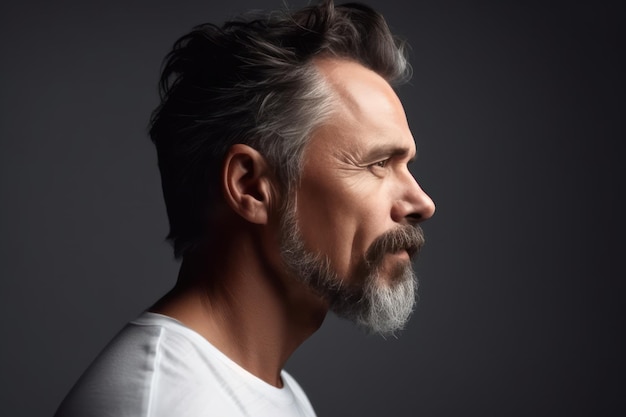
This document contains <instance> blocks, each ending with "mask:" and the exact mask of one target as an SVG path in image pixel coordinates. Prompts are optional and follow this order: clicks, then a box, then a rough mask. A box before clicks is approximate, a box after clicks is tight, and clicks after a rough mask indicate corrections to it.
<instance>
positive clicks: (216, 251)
mask: <svg viewBox="0 0 626 417" xmlns="http://www.w3.org/2000/svg"><path fill="white" fill-rule="evenodd" d="M408 73H409V67H408V64H407V62H406V59H405V56H404V54H403V51H402V47H401V46H399V44H398V43H397V42H396V40H395V39H394V37H393V36H392V35H391V34H390V32H389V29H388V27H387V25H386V23H385V21H384V19H383V18H382V16H380V15H379V14H377V13H376V12H374V11H373V10H371V9H370V8H368V7H366V6H363V5H357V4H351V5H344V6H336V7H335V6H334V5H333V4H332V2H331V1H324V2H322V3H321V4H319V5H315V6H310V7H307V8H305V9H302V10H300V11H297V12H294V13H292V14H285V15H280V16H279V15H277V14H272V15H271V17H266V18H262V19H257V20H252V19H248V20H237V21H232V22H229V23H226V24H225V25H223V26H222V27H216V26H214V25H209V24H207V25H202V26H199V27H197V28H196V29H194V30H193V31H192V32H191V33H189V34H188V35H186V36H184V37H182V38H181V39H179V40H178V42H177V43H176V44H175V46H174V49H173V50H172V52H171V53H170V54H169V55H168V57H167V59H166V62H165V66H164V69H163V74H162V78H161V88H162V102H161V105H160V106H159V107H158V108H157V109H156V110H155V112H154V113H153V117H152V123H151V130H150V134H151V137H152V140H153V141H154V143H155V145H156V148H157V153H158V160H159V168H160V171H161V177H162V184H163V192H164V197H165V202H166V206H167V211H168V217H169V221H170V234H169V236H168V238H169V240H170V241H171V242H172V243H173V246H174V251H175V254H176V256H177V257H179V258H182V265H181V268H180V274H179V277H178V281H177V284H176V286H175V287H174V289H173V290H172V291H171V292H170V293H168V294H167V295H165V296H164V297H163V298H162V299H161V300H159V301H158V302H157V303H156V304H155V305H154V306H153V307H152V308H150V310H149V311H148V312H146V313H144V314H142V315H141V316H140V317H139V318H137V319H136V320H135V321H133V322H131V323H130V324H129V325H128V326H127V327H126V328H124V329H123V330H122V331H121V333H120V334H119V335H118V336H117V337H116V338H115V339H114V340H113V341H112V342H111V344H110V345H109V346H108V347H107V348H106V349H105V350H104V351H103V352H102V353H101V354H100V356H99V357H98V358H97V359H96V360H95V362H94V363H93V364H92V365H91V367H90V368H89V369H88V370H87V371H86V373H85V374H84V375H83V377H82V378H81V379H80V380H79V382H78V383H77V384H76V386H75V387H74V389H73V390H72V392H71V393H70V394H69V395H68V397H67V398H66V399H65V401H64V402H63V403H62V405H61V407H60V408H59V410H58V412H57V416H59V417H66V416H82V417H84V416H98V417H100V416H167V417H171V416H212V415H216V416H255V417H259V416H272V417H276V416H313V415H315V413H314V411H313V408H312V407H311V405H310V403H309V401H308V400H307V397H306V395H305V394H304V392H303V391H302V390H301V388H300V387H299V386H298V385H297V383H296V382H295V381H294V380H293V379H292V378H291V377H290V376H289V375H288V374H287V373H286V372H284V371H283V370H282V368H283V366H284V364H285V362H286V361H287V359H288V358H289V356H290V355H291V354H292V353H293V352H294V350H295V349H296V348H297V347H298V346H299V345H300V344H301V343H302V342H304V340H306V339H307V338H308V337H309V336H310V335H311V334H312V333H314V332H315V331H316V330H317V329H318V328H319V326H320V325H321V324H322V321H323V320H324V317H325V315H326V313H327V312H328V310H332V311H334V312H335V313H336V314H338V315H340V316H342V317H346V318H349V319H351V320H353V321H354V322H355V323H357V324H358V325H359V326H361V327H363V328H364V329H366V330H368V331H372V332H378V333H382V334H386V333H392V332H394V331H397V330H398V329H400V328H402V326H403V325H404V324H405V322H406V320H407V319H408V317H409V315H410V313H411V311H412V308H413V304H414V291H415V285H416V284H415V278H414V275H413V272H412V268H411V263H410V257H411V256H413V255H415V254H416V253H417V252H418V251H419V249H420V247H421V245H422V243H423V237H422V233H421V229H420V228H419V227H418V226H417V223H419V222H421V221H423V220H426V219H428V218H429V217H430V216H432V214H433V212H434V205H433V202H432V201H431V199H430V198H429V197H428V196H427V195H426V194H425V193H424V192H423V191H422V189H421V188H420V187H419V185H418V184H417V182H416V181H415V179H414V178H413V176H412V175H411V173H410V172H409V169H408V166H407V164H408V163H409V162H411V161H412V160H413V158H414V157H415V153H416V151H415V144H414V140H413V137H412V136H411V132H410V130H409V127H408V124H407V120H406V116H405V114H404V111H403V109H402V105H401V103H400V101H399V99H398V97H397V96H396V94H395V93H394V91H393V89H392V87H391V86H390V83H395V82H400V81H403V80H405V79H406V78H407V74H408Z"/></svg>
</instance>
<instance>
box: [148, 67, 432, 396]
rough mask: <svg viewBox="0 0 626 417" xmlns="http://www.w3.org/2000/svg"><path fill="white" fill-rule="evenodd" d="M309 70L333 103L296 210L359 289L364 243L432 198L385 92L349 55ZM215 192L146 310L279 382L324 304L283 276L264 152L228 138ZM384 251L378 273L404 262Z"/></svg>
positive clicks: (277, 212)
mask: <svg viewBox="0 0 626 417" xmlns="http://www.w3.org/2000/svg"><path fill="white" fill-rule="evenodd" d="M315 65H317V67H318V68H319V70H320V72H321V74H322V75H323V76H324V77H325V79H326V81H327V82H328V83H329V84H330V86H331V87H332V89H333V91H334V94H336V103H337V109H336V112H335V113H334V115H333V116H332V117H331V119H330V120H329V121H328V123H326V124H324V126H322V127H320V128H319V129H318V130H317V131H315V132H314V134H313V137H312V138H311V140H310V143H309V144H308V146H307V149H305V153H304V168H303V176H302V182H301V184H300V186H299V187H297V188H296V190H295V193H296V194H295V199H296V205H295V207H296V216H297V221H298V225H299V227H300V229H301V232H302V239H303V242H304V244H305V246H306V248H307V250H310V251H312V252H315V253H319V254H321V255H323V256H327V257H328V258H329V259H330V261H331V267H332V268H333V269H334V270H335V272H336V273H337V276H338V277H339V279H340V280H341V281H342V285H344V284H345V285H358V283H359V281H360V280H362V277H360V276H359V273H358V264H359V262H361V261H362V259H363V258H364V256H365V253H366V251H367V249H368V247H369V246H370V245H371V243H372V242H373V241H374V240H375V239H376V238H377V237H378V236H380V235H382V234H383V233H385V232H386V231H389V230H390V229H393V228H394V227H397V226H398V225H401V224H407V223H417V222H420V221H423V220H426V219H427V218H429V217H430V216H432V214H433V212H434V205H433V202H432V200H431V199H430V198H429V197H428V196H427V195H426V194H425V193H424V192H423V191H422V190H421V188H420V187H419V186H418V184H417V182H416V181H415V179H414V178H413V177H412V175H411V173H410V172H409V170H408V167H407V163H408V162H409V161H410V160H411V159H412V158H414V156H415V144H414V141H413V137H412V136H411V132H410V130H409V127H408V124H407V121H406V116H405V114H404V110H403V109H402V105H401V103H400V101H399V99H398V97H397V96H396V95H395V93H394V92H393V90H392V89H391V87H390V86H389V85H388V84H387V83H386V82H385V81H384V80H383V79H382V78H381V77H379V76H378V75H376V74H375V73H374V72H372V71H370V70H368V69H366V68H364V67H362V66H361V65H359V64H356V63H353V62H348V61H345V60H337V59H324V60H318V61H316V62H315ZM222 189H223V202H222V203H221V205H220V207H219V208H218V210H216V213H217V214H216V216H215V218H214V219H213V224H212V227H211V233H210V235H211V236H214V239H213V241H212V242H211V243H209V244H208V245H207V246H206V247H204V248H203V249H202V250H201V251H199V252H197V253H196V254H194V255H188V256H185V258H184V259H183V264H182V266H181V270H180V273H179V278H178V282H177V284H176V286H175V288H174V289H173V290H172V291H171V292H170V293H168V294H167V295H166V296H165V297H163V298H162V299H161V300H160V301H159V302H157V303H156V304H155V305H154V306H153V307H152V308H151V310H152V311H155V312H158V313H161V314H165V315H168V316H170V317H173V318H175V319H177V320H179V321H181V322H182V323H183V324H185V325H187V326H188V327H190V328H192V329H193V330H195V331H196V332H198V333H200V334H201V335H202V336H204V337H205V338H206V339H207V340H208V341H209V342H211V343H212V344H213V345H214V346H216V347H217V348H218V349H220V350H221V351H222V352H224V353H225V354H226V355H227V356H229V357H230V358H231V359H233V360H234V361H235V362H237V363H238V364H239V365H241V366H242V367H243V368H245V369H247V370H248V371H249V372H251V373H253V374H254V375H256V376H258V377H259V378H261V379H263V380H264V381H266V382H267V383H269V384H272V385H275V386H282V381H281V380H280V370H281V369H282V368H283V366H284V365H285V363H286V361H287V359H288V358H289V356H290V355H291V354H292V353H293V352H294V350H295V349H297V347H298V346H299V345H300V344H302V343H303V342H304V340H306V339H307V338H308V337H309V336H310V335H311V334H313V333H314V332H315V331H316V330H317V329H318V328H319V327H320V326H321V324H322V322H323V320H324V317H325V315H326V313H327V312H328V309H329V303H328V302H327V301H326V300H325V299H324V298H323V297H321V296H320V295H318V294H317V293H316V292H315V291H313V290H312V289H311V287H310V286H309V285H307V284H306V283H304V282H303V281H302V280H299V279H296V278H295V277H293V276H291V275H290V274H289V273H288V272H287V271H286V268H285V265H284V262H283V260H282V258H281V255H280V240H281V216H282V214H283V213H282V211H281V210H282V207H283V204H282V203H283V202H284V201H285V200H284V199H285V198H286V196H282V195H280V192H279V190H280V189H281V188H280V187H279V184H278V183H277V180H276V178H275V177H274V176H273V175H272V170H271V169H270V167H269V166H268V165H267V162H266V161H265V159H264V158H263V156H262V155H260V154H259V153H258V152H257V151H256V150H255V149H253V148H250V147H249V146H246V145H241V144H239V145H234V146H233V147H232V148H231V149H230V150H229V152H228V154H227V155H226V157H225V159H224V164H223V169H222ZM385 257H386V259H385V261H384V267H383V268H382V270H383V273H382V274H381V279H389V277H391V276H392V274H391V273H387V274H385V271H387V270H389V271H392V270H393V269H394V268H395V266H396V265H397V264H398V263H405V264H406V263H407V262H408V260H409V257H408V254H407V253H406V252H405V251H399V252H398V253H394V254H386V255H385ZM396 269H397V268H396ZM385 276H387V278H385Z"/></svg>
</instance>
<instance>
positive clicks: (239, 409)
mask: <svg viewBox="0 0 626 417" xmlns="http://www.w3.org/2000/svg"><path fill="white" fill-rule="evenodd" d="M281 377H282V380H283V388H276V387H274V386H272V385H270V384H268V383H266V382H265V381H263V380H261V379H259V378H257V377H256V376H254V375H252V374H251V373H249V372H248V371H246V370H245V369H243V368H242V367H241V366H239V365H237V364H236V363H235V362H233V361H232V360H231V359H229V358H228V357H227V356H226V355H224V354H223V353H222V352H220V351H219V350H218V349H217V348H216V347H214V346H213V345H211V344H210V343H209V342H208V341H207V340H206V339H205V338H204V337H202V336H200V335H199V334H198V333H196V332H195V331H193V330H191V329H189V328H188V327H185V326H184V325H183V324H181V323H180V322H178V321H176V320H174V319H172V318H170V317H167V316H163V315H160V314H155V313H149V312H146V313H143V314H142V315H141V316H140V317H139V318H137V319H136V320H134V321H132V322H130V323H129V324H128V325H127V326H126V327H125V328H124V329H123V330H122V331H121V332H120V333H119V334H118V335H117V336H116V337H115V338H114V339H113V340H112V341H111V343H110V344H109V345H108V346H107V347H106V348H105V349H104V350H103V351H102V353H101V354H100V355H99V356H98V357H97V358H96V360H95V361H94V362H93V363H92V364H91V366H90V367H89V368H88V369H87V371H85V373H84V374H83V376H82V377H81V378H80V379H79V380H78V382H77V383H76V385H75V386H74V388H73V389H72V390H71V391H70V393H69V394H68V396H67V397H66V398H65V400H64V401H63V403H62V404H61V406H60V407H59V409H58V410H57V413H56V415H55V417H205V416H206V417H214V416H215V417H228V416H251V417H264V416H267V417H295V416H306V417H314V416H315V412H314V411H313V408H312V407H311V404H310V402H309V400H308V399H307V397H306V394H305V393H304V391H302V388H300V386H299V385H298V383H297V382H296V381H295V380H294V379H293V378H292V377H291V376H290V375H289V374H287V372H285V371H282V373H281Z"/></svg>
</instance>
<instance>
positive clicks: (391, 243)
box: [365, 225, 426, 266]
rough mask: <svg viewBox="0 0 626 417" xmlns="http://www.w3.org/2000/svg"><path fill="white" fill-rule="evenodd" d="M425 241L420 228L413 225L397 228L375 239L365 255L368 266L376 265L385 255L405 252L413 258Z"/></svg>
mask: <svg viewBox="0 0 626 417" xmlns="http://www.w3.org/2000/svg"><path fill="white" fill-rule="evenodd" d="M425 242H426V239H425V238H424V232H423V231H422V228H421V227H419V226H417V225H415V226H413V225H404V226H399V227H397V228H395V229H392V230H389V231H388V232H385V233H384V234H382V235H381V236H379V237H377V238H376V240H374V242H372V244H371V245H370V247H369V249H368V250H367V252H366V253H365V261H366V262H367V264H368V265H370V266H373V265H378V264H379V263H380V262H381V261H382V260H383V257H384V256H385V255H386V254H387V253H396V252H400V251H401V250H406V251H407V253H408V254H409V257H411V258H413V257H414V256H416V255H417V254H418V253H419V251H420V250H421V249H422V247H423V246H424V243H425Z"/></svg>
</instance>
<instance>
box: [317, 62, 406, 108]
mask: <svg viewBox="0 0 626 417" xmlns="http://www.w3.org/2000/svg"><path fill="white" fill-rule="evenodd" d="M315 65H316V66H317V68H318V69H319V71H320V73H321V75H322V77H323V78H324V80H325V81H326V82H327V83H328V85H329V87H330V90H331V92H332V94H334V95H335V99H336V100H335V104H336V105H337V106H338V110H339V111H341V110H344V111H347V113H350V114H352V115H353V116H355V117H357V118H358V117H360V116H362V115H364V114H372V113H379V114H382V115H386V114H393V113H400V114H402V116H404V110H403V109H402V104H401V103H400V99H399V98H398V96H397V95H396V93H395V92H394V91H393V89H392V88H391V86H390V85H389V83H388V82H387V81H386V80H385V79H384V78H382V77H381V76H380V75H378V74H377V73H375V72H374V71H372V70H370V69H368V68H366V67H364V66H363V65H361V64H359V63H358V62H355V61H350V60H346V59H338V58H323V59H318V60H316V61H315Z"/></svg>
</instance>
